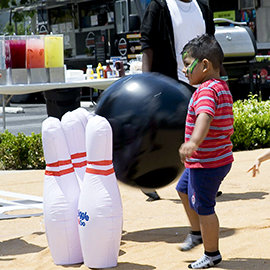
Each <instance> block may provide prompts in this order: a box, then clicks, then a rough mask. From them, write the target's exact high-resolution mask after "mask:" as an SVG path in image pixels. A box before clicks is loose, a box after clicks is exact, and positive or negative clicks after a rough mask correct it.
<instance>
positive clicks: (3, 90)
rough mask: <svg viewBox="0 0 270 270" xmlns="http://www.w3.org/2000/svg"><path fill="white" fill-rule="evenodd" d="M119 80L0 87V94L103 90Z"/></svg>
mask: <svg viewBox="0 0 270 270" xmlns="http://www.w3.org/2000/svg"><path fill="white" fill-rule="evenodd" d="M118 79H119V78H111V79H93V80H83V81H74V82H65V83H37V84H13V85H0V94H3V95H23V94H31V93H36V92H42V91H48V90H52V89H63V88H76V87H91V88H97V89H101V90H105V89H106V88H107V87H109V86H110V85H111V84H112V83H114V82H115V81H117V80H118Z"/></svg>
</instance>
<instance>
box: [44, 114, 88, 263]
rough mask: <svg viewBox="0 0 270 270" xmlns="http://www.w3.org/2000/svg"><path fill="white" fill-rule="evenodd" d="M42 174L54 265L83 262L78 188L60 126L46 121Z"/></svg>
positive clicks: (54, 119) (59, 123)
mask: <svg viewBox="0 0 270 270" xmlns="http://www.w3.org/2000/svg"><path fill="white" fill-rule="evenodd" d="M42 143H43V151H44V157H45V161H46V170H45V177H44V194H43V207H44V223H45V230H46V236H47V240H48V245H49V248H50V251H51V254H52V258H53V260H54V263H55V264H61V265H64V264H75V263H81V262H83V258H82V251H81V246H80V239H79V232H78V221H77V210H78V199H79V193H80V188H79V184H78V181H77V178H76V175H75V172H74V168H73V165H72V163H71V159H70V154H69V151H68V146H67V143H66V140H65V135H64V133H63V130H62V126H61V122H60V121H59V120H58V119H57V118H54V117H48V118H47V119H46V120H44V121H43V123H42Z"/></svg>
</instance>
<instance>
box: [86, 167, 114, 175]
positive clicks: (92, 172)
mask: <svg viewBox="0 0 270 270" xmlns="http://www.w3.org/2000/svg"><path fill="white" fill-rule="evenodd" d="M86 172H87V173H91V174H96V175H106V176H107V175H110V174H112V173H114V169H113V168H111V169H109V170H97V169H92V168H86Z"/></svg>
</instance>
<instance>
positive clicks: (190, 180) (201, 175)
mask: <svg viewBox="0 0 270 270" xmlns="http://www.w3.org/2000/svg"><path fill="white" fill-rule="evenodd" d="M231 166H232V164H228V165H225V166H222V167H218V168H210V169H207V168H206V169H205V168H203V169H202V168H199V169H189V168H186V169H185V171H184V172H183V174H182V176H181V177H180V179H179V181H178V184H177V186H176V190H177V191H179V192H182V193H185V194H187V195H188V199H189V205H190V207H191V208H192V209H194V210H195V211H196V213H197V214H199V215H211V214H214V213H215V209H214V208H215V205H216V195H217V192H218V189H219V186H220V184H221V182H222V180H223V179H224V177H225V176H226V175H227V174H228V172H229V171H230V169H231Z"/></svg>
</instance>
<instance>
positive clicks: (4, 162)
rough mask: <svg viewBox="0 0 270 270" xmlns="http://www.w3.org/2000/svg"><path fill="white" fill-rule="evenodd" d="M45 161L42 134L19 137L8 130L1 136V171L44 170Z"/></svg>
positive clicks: (21, 134) (19, 134) (21, 135)
mask: <svg viewBox="0 0 270 270" xmlns="http://www.w3.org/2000/svg"><path fill="white" fill-rule="evenodd" d="M43 168H45V160H44V155H43V149H42V139H41V134H34V133H32V135H31V136H26V135H25V134H23V133H18V135H17V136H15V135H13V134H11V133H10V132H8V131H7V130H6V131H5V132H4V133H2V134H0V169H1V170H11V169H16V170H23V169H43Z"/></svg>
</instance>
